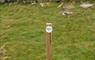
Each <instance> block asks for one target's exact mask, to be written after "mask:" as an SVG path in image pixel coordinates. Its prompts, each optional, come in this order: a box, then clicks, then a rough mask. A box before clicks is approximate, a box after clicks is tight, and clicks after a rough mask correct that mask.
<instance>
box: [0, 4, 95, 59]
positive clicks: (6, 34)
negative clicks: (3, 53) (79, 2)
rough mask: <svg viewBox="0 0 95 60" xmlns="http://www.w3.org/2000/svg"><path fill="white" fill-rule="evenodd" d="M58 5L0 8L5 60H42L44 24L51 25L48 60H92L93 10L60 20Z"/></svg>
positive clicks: (78, 11)
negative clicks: (51, 35)
mask: <svg viewBox="0 0 95 60" xmlns="http://www.w3.org/2000/svg"><path fill="white" fill-rule="evenodd" d="M57 6H58V4H56V3H53V4H51V5H50V6H49V7H44V8H41V7H40V6H38V5H34V6H32V5H30V4H26V5H23V4H0V46H2V45H3V44H5V43H7V45H6V50H7V55H8V56H10V58H9V59H8V60H46V57H45V54H46V52H45V24H46V23H47V22H50V23H52V24H53V40H52V45H53V48H52V60H95V9H94V8H93V9H82V8H80V7H79V6H76V8H74V9H73V12H74V14H73V15H69V16H62V15H60V14H59V12H60V10H61V9H60V8H59V9H58V8H56V7H57Z"/></svg>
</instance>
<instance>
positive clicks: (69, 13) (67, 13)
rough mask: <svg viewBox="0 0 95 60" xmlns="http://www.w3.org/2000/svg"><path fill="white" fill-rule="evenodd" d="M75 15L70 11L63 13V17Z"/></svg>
mask: <svg viewBox="0 0 95 60" xmlns="http://www.w3.org/2000/svg"><path fill="white" fill-rule="evenodd" d="M72 14H73V12H70V11H64V12H63V13H62V15H64V16H65V15H72Z"/></svg>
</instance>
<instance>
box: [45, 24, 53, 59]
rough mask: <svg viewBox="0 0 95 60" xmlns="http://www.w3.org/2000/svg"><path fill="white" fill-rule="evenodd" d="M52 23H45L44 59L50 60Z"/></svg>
mask: <svg viewBox="0 0 95 60" xmlns="http://www.w3.org/2000/svg"><path fill="white" fill-rule="evenodd" d="M52 31H53V28H52V23H46V59H47V60H52V44H51V40H52Z"/></svg>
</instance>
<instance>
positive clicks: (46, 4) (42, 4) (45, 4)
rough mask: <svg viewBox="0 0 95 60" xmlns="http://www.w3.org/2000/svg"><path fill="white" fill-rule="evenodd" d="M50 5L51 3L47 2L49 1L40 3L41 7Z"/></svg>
mask: <svg viewBox="0 0 95 60" xmlns="http://www.w3.org/2000/svg"><path fill="white" fill-rule="evenodd" d="M48 5H49V3H48V2H47V3H40V6H41V7H46V6H48Z"/></svg>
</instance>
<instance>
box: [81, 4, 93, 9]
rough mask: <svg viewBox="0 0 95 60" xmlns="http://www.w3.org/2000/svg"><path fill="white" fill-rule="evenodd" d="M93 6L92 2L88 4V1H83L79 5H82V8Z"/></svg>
mask: <svg viewBox="0 0 95 60" xmlns="http://www.w3.org/2000/svg"><path fill="white" fill-rule="evenodd" d="M93 6H94V4H90V3H83V4H81V5H80V7H82V8H90V7H93Z"/></svg>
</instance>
